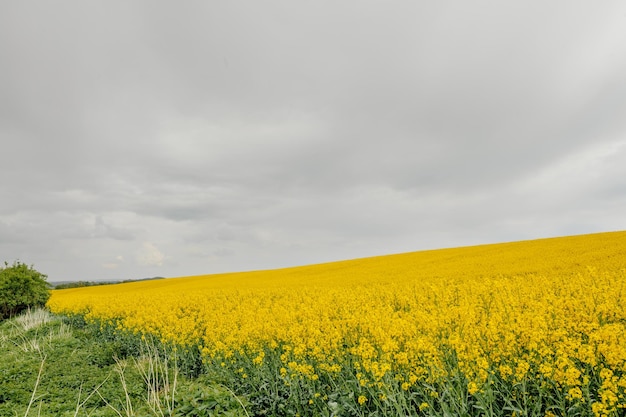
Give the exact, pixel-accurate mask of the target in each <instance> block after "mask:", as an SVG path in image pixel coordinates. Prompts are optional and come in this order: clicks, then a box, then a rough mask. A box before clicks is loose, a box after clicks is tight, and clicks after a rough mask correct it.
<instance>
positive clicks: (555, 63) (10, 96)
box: [0, 0, 626, 281]
mask: <svg viewBox="0 0 626 417" xmlns="http://www.w3.org/2000/svg"><path fill="white" fill-rule="evenodd" d="M625 75H626V3H624V2H622V1H611V0H607V1H602V2H590V1H550V2H545V1H538V0H529V1H517V2H501V1H482V0H478V1H472V2H466V1H449V0H442V1H436V2H434V1H421V0H398V1H394V0H392V1H380V0H377V1H369V0H359V1H343V0H333V1H324V0H315V1H307V0H302V1H292V0H285V1H275V0H267V1H262V2H259V1H239V0H232V1H231V0H229V1H185V2H165V1H139V0H136V1H115V0H112V1H106V2H85V1H82V0H81V1H78V0H76V1H55V2H46V1H33V2H19V1H3V2H0V178H1V179H0V262H2V261H7V262H9V263H11V262H13V261H14V260H20V261H21V262H24V263H27V264H30V265H33V266H34V267H35V268H36V269H37V270H39V271H41V272H42V273H45V274H47V275H48V280H49V281H63V280H73V281H75V280H123V279H140V278H145V277H154V276H163V277H175V276H183V275H198V274H210V273H218V272H229V271H245V270H255V269H269V268H281V267H287V266H294V265H303V264H311V263H321V262H328V261H334V260H342V259H352V258H359V257H367V256H374V255H383V254H391V253H400V252H410V251H417V250H424V249H435V248H443V247H455V246H466V245H475V244H483V243H496V242H505V241H516V240H525V239H535V238H543V237H552V236H562V235H575V234H585V233H595V232H603V231H615V230H625V229H626V216H625V215H624V208H625V207H626V164H624V161H626V76H625Z"/></svg>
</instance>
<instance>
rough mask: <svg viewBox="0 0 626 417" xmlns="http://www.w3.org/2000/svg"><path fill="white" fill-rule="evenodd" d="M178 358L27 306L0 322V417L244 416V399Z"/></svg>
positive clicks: (149, 344)
mask: <svg viewBox="0 0 626 417" xmlns="http://www.w3.org/2000/svg"><path fill="white" fill-rule="evenodd" d="M178 362H179V361H178V358H177V356H176V354H168V353H167V352H165V351H164V350H163V349H162V346H159V345H158V344H156V343H153V342H152V341H150V340H144V341H140V340H132V341H131V340H130V339H127V340H123V339H122V338H121V336H119V335H118V336H112V335H111V334H108V333H107V332H105V331H102V330H101V329H100V328H99V327H98V326H94V325H86V324H85V323H81V321H80V320H73V321H71V320H68V319H67V318H63V317H60V316H55V315H52V314H50V313H49V312H48V311H46V310H32V311H27V312H25V313H24V314H22V315H20V316H18V317H16V318H13V319H11V320H6V321H3V322H1V323H0V375H2V378H0V417H22V416H23V417H34V416H55V417H78V416H81V417H82V416H91V417H149V416H150V417H151V416H159V417H165V416H169V417H177V416H197V417H201V416H218V415H219V416H233V417H234V416H246V411H245V409H244V407H245V405H244V404H245V400H242V399H240V398H237V397H235V396H234V395H233V394H232V393H231V392H229V391H228V389H227V388H225V387H220V386H212V385H211V384H210V383H206V381H202V380H201V379H198V378H190V377H187V376H185V375H183V373H182V372H181V371H180V370H179V369H178Z"/></svg>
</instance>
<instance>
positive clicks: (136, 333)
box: [48, 232, 626, 416]
mask: <svg viewBox="0 0 626 417" xmlns="http://www.w3.org/2000/svg"><path fill="white" fill-rule="evenodd" d="M625 283H626V232H616V233H604V234H596V235H586V236H574V237H567V238H558V239H545V240H537V241H527V242H515V243H508V244H500V245H484V246H476V247H468V248H455V249H446V250H438V251H426V252H417V253H410V254H402V255H394V256H384V257H377V258H369V259H360V260H353V261H346V262H339V263H330V264H324V265H314V266H305V267H299V268H290V269H283V270H276V271H258V272H250V273H239V274H223V275H213V276H200V277H187V278H179V279H168V280H160V281H151V282H141V283H131V284H123V285H113V286H106V287H92V288H79V289H70V290H62V291H55V292H54V293H53V296H52V298H51V299H50V301H49V303H48V305H49V307H50V308H51V309H52V310H53V311H55V312H57V313H61V314H66V315H73V316H76V317H81V318H84V319H85V320H86V321H87V322H88V323H94V324H97V325H98V326H100V328H102V329H105V330H106V331H107V332H111V334H115V335H118V337H121V335H125V336H124V337H127V338H128V340H142V339H146V338H150V337H152V336H155V337H156V338H158V340H159V341H160V342H161V343H162V344H163V346H166V347H167V349H168V350H167V351H168V352H175V353H177V354H178V355H180V356H181V357H185V358H187V359H186V363H187V365H186V367H187V369H189V370H190V371H191V372H192V373H194V374H195V375H203V377H204V378H206V379H207V380H210V381H212V382H213V383H215V384H220V386H225V387H228V389H229V390H231V391H233V392H235V393H237V394H238V395H242V396H245V397H246V399H247V401H248V410H249V412H250V413H251V414H254V415H276V416H287V415H301V416H317V415H321V416H331V415H337V416H343V415H346V416H347V415H353V416H365V415H379V416H398V415H432V416H442V415H455V416H475V415H485V416H492V415H493V416H500V415H516V416H521V415H527V416H555V415H560V416H605V415H607V416H608V415H620V414H621V413H622V412H623V411H624V407H626V372H625V371H626V343H625V342H624V340H626V309H625V308H624V307H625V305H624V303H625V302H626V301H625V298H624V284H625Z"/></svg>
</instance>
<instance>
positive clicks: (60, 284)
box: [48, 277, 164, 290]
mask: <svg viewBox="0 0 626 417" xmlns="http://www.w3.org/2000/svg"><path fill="white" fill-rule="evenodd" d="M155 279H164V277H152V278H139V279H126V280H123V281H53V282H49V283H48V284H50V286H52V288H54V289H55V290H63V289H67V288H79V287H93V286H97V285H113V284H124V283H126V282H137V281H152V280H155Z"/></svg>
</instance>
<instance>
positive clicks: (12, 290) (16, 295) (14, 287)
mask: <svg viewBox="0 0 626 417" xmlns="http://www.w3.org/2000/svg"><path fill="white" fill-rule="evenodd" d="M46 278H47V276H46V275H44V274H42V273H41V272H38V271H36V270H35V269H34V268H33V267H32V266H28V265H26V264H23V263H21V262H19V261H15V262H13V265H9V264H8V263H7V262H5V263H4V268H2V267H0V320H4V319H6V318H9V317H12V316H14V315H16V314H19V313H20V312H22V311H24V310H26V309H29V308H32V307H43V306H45V304H46V302H47V301H48V298H50V290H49V288H48V283H47V282H46Z"/></svg>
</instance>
